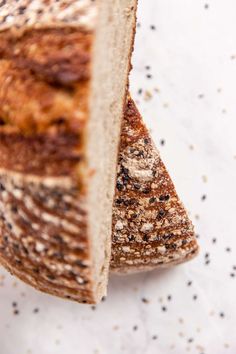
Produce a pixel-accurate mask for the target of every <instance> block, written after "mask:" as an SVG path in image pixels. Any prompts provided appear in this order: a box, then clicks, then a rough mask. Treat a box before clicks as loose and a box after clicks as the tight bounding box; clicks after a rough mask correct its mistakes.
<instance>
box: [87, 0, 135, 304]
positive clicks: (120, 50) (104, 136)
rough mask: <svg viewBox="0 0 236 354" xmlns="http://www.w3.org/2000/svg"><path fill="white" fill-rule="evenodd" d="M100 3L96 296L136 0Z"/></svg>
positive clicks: (107, 242) (93, 210) (94, 112)
mask: <svg viewBox="0 0 236 354" xmlns="http://www.w3.org/2000/svg"><path fill="white" fill-rule="evenodd" d="M100 6H101V8H100V11H99V18H98V26H97V33H96V41H95V45H94V54H93V58H94V61H93V80H92V87H91V88H92V94H91V99H90V120H89V126H88V141H87V154H88V155H87V161H88V162H89V169H90V171H91V172H92V174H91V176H90V181H89V183H88V218H89V220H88V225H89V228H90V229H89V235H91V240H90V247H91V255H92V257H91V259H92V262H93V264H92V276H93V283H94V294H96V296H97V299H95V300H96V301H99V300H100V298H101V297H102V296H104V295H106V288H107V279H108V270H109V262H110V254H111V225H112V203H113V197H114V192H115V180H116V168H117V157H118V146H119V141H120V132H121V121H122V116H123V109H124V103H125V97H126V88H127V77H128V73H129V69H130V55H131V49H132V44H133V35H134V30H135V7H136V0H131V1H128V2H127V0H104V1H101V3H100Z"/></svg>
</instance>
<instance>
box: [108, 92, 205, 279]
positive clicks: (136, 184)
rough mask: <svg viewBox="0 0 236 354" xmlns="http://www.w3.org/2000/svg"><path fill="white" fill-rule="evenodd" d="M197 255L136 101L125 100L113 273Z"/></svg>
mask: <svg viewBox="0 0 236 354" xmlns="http://www.w3.org/2000/svg"><path fill="white" fill-rule="evenodd" d="M197 253H198V244H197V240H196V237H195V234H194V229H193V225H192V223H191V221H190V219H189V217H188V215H187V212H186V210H185V208H184V206H183V204H182V203H181V201H180V199H179V197H178V195H177V193H176V190H175V187H174V185H173V182H172V180H171V178H170V176H169V173H168V172H167V169H166V167H165V165H164V164H163V162H162V160H161V158H160V155H159V152H158V150H157V148H156V146H155V145H154V143H153V141H152V139H151V137H150V134H149V132H148V130H147V128H146V127H145V125H144V123H143V121H142V117H141V116H140V114H139V112H138V110H137V108H136V106H135V104H134V102H133V101H132V100H131V98H128V102H127V107H126V111H125V114H124V121H123V126H122V134H121V146H120V153H119V160H118V176H117V185H116V194H115V200H114V206H113V242H112V260H111V270H112V271H113V272H117V273H132V272H138V271H142V270H143V271H145V270H152V269H155V268H161V267H169V266H171V265H175V264H178V263H182V262H185V261H187V260H190V259H191V258H193V257H194V256H196V255H197Z"/></svg>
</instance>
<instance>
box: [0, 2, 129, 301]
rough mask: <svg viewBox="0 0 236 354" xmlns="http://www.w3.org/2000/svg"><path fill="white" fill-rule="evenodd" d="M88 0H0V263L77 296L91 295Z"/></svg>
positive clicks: (92, 11) (91, 20)
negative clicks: (87, 159)
mask: <svg viewBox="0 0 236 354" xmlns="http://www.w3.org/2000/svg"><path fill="white" fill-rule="evenodd" d="M97 6H98V5H97V2H96V4H95V1H92V0H79V1H78V0H66V1H62V0H59V1H55V0H21V1H15V0H9V1H0V58H1V59H0V263H2V265H3V266H4V267H6V268H7V269H8V270H9V271H10V272H11V273H12V274H14V275H16V276H18V277H19V278H20V279H22V280H23V281H25V282H27V283H28V284H30V285H32V286H34V287H35V288H37V289H39V290H41V291H43V292H46V293H50V294H53V295H57V296H60V297H63V298H68V299H72V300H75V301H78V302H82V303H95V302H97V301H99V299H98V295H97V294H96V293H95V291H94V281H93V279H94V277H93V274H94V273H93V266H94V264H92V263H93V262H92V260H91V254H92V253H91V244H90V241H91V240H90V237H89V236H90V234H89V225H88V218H89V216H88V212H87V210H88V205H87V202H88V198H87V195H88V193H87V186H88V184H89V181H90V177H91V176H92V175H93V173H94V172H95V171H90V170H89V169H88V163H87V161H86V157H87V155H86V152H87V151H85V149H86V133H87V129H88V119H87V117H88V109H89V102H88V96H89V91H90V81H91V61H92V60H91V59H92V55H93V54H92V50H93V41H94V30H95V23H96V21H95V20H96V12H97V10H96V9H97ZM133 10H134V8H132V13H134V11H133ZM132 18H133V17H132ZM134 30H135V29H134V28H133V32H134ZM130 55H131V53H130ZM106 257H107V258H109V257H108V255H106ZM99 271H100V270H99ZM102 271H103V269H101V272H102ZM105 271H106V269H105V270H104V272H105ZM99 296H100V295H99Z"/></svg>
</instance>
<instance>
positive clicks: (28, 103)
mask: <svg viewBox="0 0 236 354" xmlns="http://www.w3.org/2000/svg"><path fill="white" fill-rule="evenodd" d="M91 45H92V34H91V33H89V32H87V33H86V32H82V31H79V30H76V29H71V28H64V29H62V28H59V29H50V30H49V29H48V30H33V31H30V32H26V33H24V35H22V36H21V37H20V38H18V37H14V36H12V34H11V33H8V32H6V33H5V32H4V33H0V56H1V65H0V117H1V125H2V126H3V124H6V125H7V126H10V127H15V128H16V127H17V129H19V130H20V131H21V132H23V133H24V134H26V133H27V134H29V133H30V134H33V133H43V132H45V131H48V130H49V131H50V129H52V126H53V124H55V125H57V124H58V122H63V124H64V126H65V127H66V128H67V130H69V131H73V132H75V131H79V130H82V129H83V128H84V124H85V123H86V116H87V107H88V102H87V97H88V89H89V79H90V53H91ZM62 112H63V116H62Z"/></svg>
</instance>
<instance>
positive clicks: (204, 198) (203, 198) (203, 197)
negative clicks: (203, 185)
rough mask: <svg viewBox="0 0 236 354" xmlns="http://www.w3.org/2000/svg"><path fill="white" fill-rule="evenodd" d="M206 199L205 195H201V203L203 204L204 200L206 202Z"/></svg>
mask: <svg viewBox="0 0 236 354" xmlns="http://www.w3.org/2000/svg"><path fill="white" fill-rule="evenodd" d="M206 198H207V196H206V194H203V196H202V198H201V199H202V201H203V202H204V200H206Z"/></svg>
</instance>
